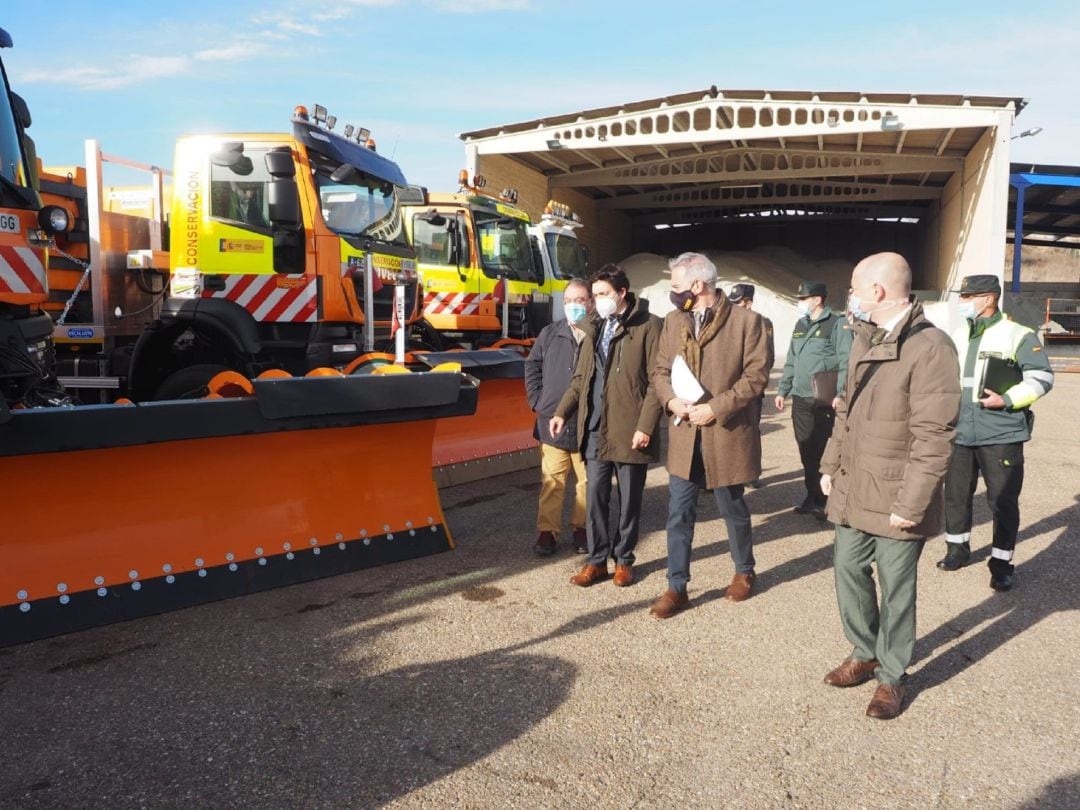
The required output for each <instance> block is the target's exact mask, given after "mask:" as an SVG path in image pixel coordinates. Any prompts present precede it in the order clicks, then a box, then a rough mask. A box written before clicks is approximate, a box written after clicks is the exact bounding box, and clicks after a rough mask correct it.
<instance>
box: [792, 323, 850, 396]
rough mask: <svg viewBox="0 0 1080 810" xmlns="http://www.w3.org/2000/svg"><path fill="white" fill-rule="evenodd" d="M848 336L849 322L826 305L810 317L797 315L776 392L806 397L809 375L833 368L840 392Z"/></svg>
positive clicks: (811, 394) (842, 382)
mask: <svg viewBox="0 0 1080 810" xmlns="http://www.w3.org/2000/svg"><path fill="white" fill-rule="evenodd" d="M851 338H852V333H851V324H849V323H848V322H847V319H846V318H844V317H843V316H841V315H837V314H836V313H835V312H833V311H832V310H831V309H829V307H825V308H824V309H823V310H822V311H821V314H820V315H819V316H818V317H817V318H815V319H814V320H810V318H808V317H807V318H800V319H799V322H798V323H797V324H795V331H794V332H792V333H791V345H790V346H789V347H788V353H787V362H785V363H784V374H783V376H781V377H780V386H779V388H778V389H777V393H778V394H779V395H780V396H782V397H787V396H794V397H805V398H807V399H809V398H810V397H812V396H813V395H814V391H813V389H812V388H811V387H810V375H811V374H816V373H817V372H819V371H833V370H837V371H839V372H840V373H839V374H838V375H837V377H836V390H837V391H843V390H844V381H845V380H846V378H847V365H848V354H849V353H850V352H851Z"/></svg>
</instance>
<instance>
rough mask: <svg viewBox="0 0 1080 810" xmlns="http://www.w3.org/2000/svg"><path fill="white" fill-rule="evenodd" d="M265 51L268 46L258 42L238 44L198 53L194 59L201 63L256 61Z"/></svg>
mask: <svg viewBox="0 0 1080 810" xmlns="http://www.w3.org/2000/svg"><path fill="white" fill-rule="evenodd" d="M265 51H266V46H264V45H262V44H261V43H258V42H237V43H234V44H232V45H225V46H223V47H220V48H207V49H205V50H202V51H196V52H195V53H194V55H193V57H192V58H193V59H196V60H198V61H200V62H241V61H243V60H245V59H254V58H255V57H256V56H259V55H260V54H262V53H263V52H265Z"/></svg>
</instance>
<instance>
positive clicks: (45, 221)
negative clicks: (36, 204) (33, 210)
mask: <svg viewBox="0 0 1080 810" xmlns="http://www.w3.org/2000/svg"><path fill="white" fill-rule="evenodd" d="M38 224H39V225H40V226H41V227H42V229H43V230H44V231H45V232H46V233H48V234H50V235H51V234H57V233H66V232H67V230H68V228H70V227H71V218H70V217H69V216H68V212H67V211H66V210H65V209H63V208H61V207H60V206H59V205H46V206H45V207H44V208H42V209H41V210H40V211H38Z"/></svg>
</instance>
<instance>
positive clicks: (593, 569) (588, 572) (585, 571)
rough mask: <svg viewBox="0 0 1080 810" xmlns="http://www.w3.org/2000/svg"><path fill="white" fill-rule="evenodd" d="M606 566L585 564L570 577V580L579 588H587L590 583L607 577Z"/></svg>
mask: <svg viewBox="0 0 1080 810" xmlns="http://www.w3.org/2000/svg"><path fill="white" fill-rule="evenodd" d="M607 577H608V573H607V566H606V565H586V566H585V567H584V568H582V569H581V570H580V571H578V572H577V573H576V574H574V576H572V577H570V582H572V583H573V584H574V585H577V586H579V587H581V588H588V587H589V586H590V585H592V584H594V583H596V582H601V581H603V580H605V579H607Z"/></svg>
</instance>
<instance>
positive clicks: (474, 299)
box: [404, 171, 585, 348]
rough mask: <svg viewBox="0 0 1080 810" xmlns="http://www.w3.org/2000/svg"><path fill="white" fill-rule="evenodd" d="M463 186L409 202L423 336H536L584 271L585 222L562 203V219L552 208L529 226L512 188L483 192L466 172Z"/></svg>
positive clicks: (461, 339)
mask: <svg viewBox="0 0 1080 810" xmlns="http://www.w3.org/2000/svg"><path fill="white" fill-rule="evenodd" d="M458 185H459V189H458V191H457V193H453V194H436V193H432V194H429V195H428V197H427V201H426V202H425V203H424V204H422V205H406V206H405V207H404V216H405V226H406V229H407V230H408V232H409V236H410V238H411V241H412V244H413V245H414V246H415V248H416V251H417V268H418V273H419V277H420V283H421V287H422V291H423V307H424V310H423V316H424V318H423V322H422V327H423V335H422V337H421V341H422V342H424V343H427V344H431V345H435V346H439V347H447V346H448V345H452V344H461V345H465V346H470V347H473V348H476V347H480V346H484V345H488V344H490V343H492V342H494V341H496V340H499V339H500V338H507V337H509V338H517V339H527V338H530V337H535V336H536V335H537V334H539V332H540V330H541V329H542V328H543V327H544V326H545V325H547V324H548V323H551V321H552V319H553V318H557V317H560V316H561V314H562V292H563V290H564V289H565V288H566V284H567V281H568V280H569V279H570V278H572V277H574V276H583V275H584V274H585V267H584V262H583V258H582V254H581V253H580V251H579V249H578V244H577V238H576V236H575V235H574V230H573V229H574V228H575V227H577V226H578V225H579V224H580V223H577V222H574V221H573V220H572V219H571V217H572V214H571V212H570V211H569V209H568V208H565V207H561V208H560V214H564V215H565V218H562V217H560V216H556V215H555V214H554V213H552V212H549V213H548V215H546V216H545V217H544V218H543V220H542V221H541V223H540V224H538V225H532V223H531V220H530V218H529V215H528V214H527V213H526V212H525V211H524V210H522V209H521V208H519V207H518V206H517V191H516V190H515V189H513V188H506V189H503V190H502V192H501V193H500V194H498V195H493V194H489V193H486V192H485V191H484V190H483V189H484V188H485V186H486V181H485V179H484V178H483V176H481V175H477V176H476V177H474V178H472V180H471V181H470V179H469V177H468V173H467V172H465V171H462V172H461V174H460V175H459V177H458ZM560 240H562V241H561V242H560ZM568 246H571V247H572V249H570V250H568V249H567V247H568ZM551 250H555V251H556V253H550V251H551Z"/></svg>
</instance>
